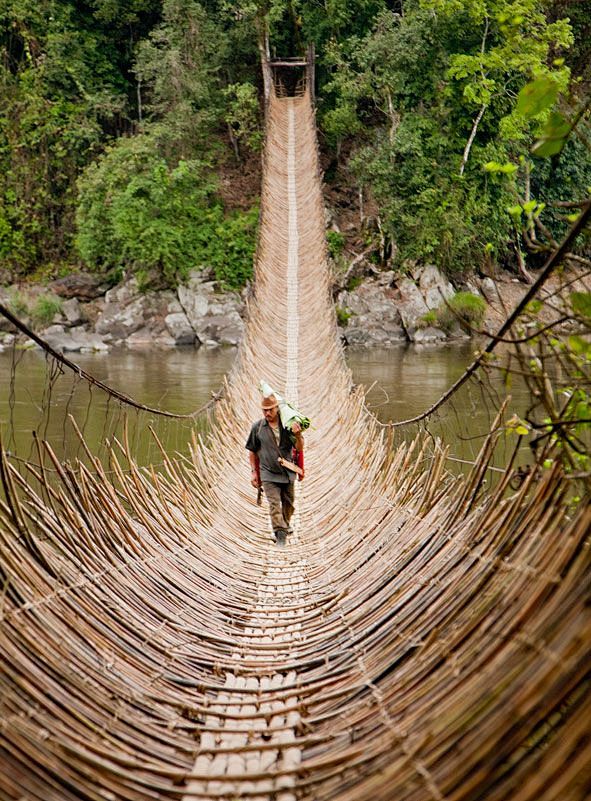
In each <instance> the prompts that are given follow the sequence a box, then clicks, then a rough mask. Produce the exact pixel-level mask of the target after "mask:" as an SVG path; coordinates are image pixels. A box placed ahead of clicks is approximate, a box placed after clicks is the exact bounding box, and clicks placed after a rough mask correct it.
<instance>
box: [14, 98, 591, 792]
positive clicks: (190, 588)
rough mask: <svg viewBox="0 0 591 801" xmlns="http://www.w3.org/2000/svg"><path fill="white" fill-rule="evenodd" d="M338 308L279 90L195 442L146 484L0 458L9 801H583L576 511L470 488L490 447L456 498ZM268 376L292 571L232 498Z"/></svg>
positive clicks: (300, 144)
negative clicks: (206, 421)
mask: <svg viewBox="0 0 591 801" xmlns="http://www.w3.org/2000/svg"><path fill="white" fill-rule="evenodd" d="M330 284H331V277H330V271H329V267H328V263H327V259H326V256H325V232H324V214H323V203H322V195H321V185H320V177H319V167H318V157H317V145H316V131H315V122H314V113H313V104H312V102H311V98H310V95H309V92H308V90H306V89H305V88H304V89H302V92H301V93H300V94H298V95H295V96H279V93H275V92H271V95H270V97H269V101H268V109H267V131H266V147H265V159H264V175H263V188H262V216H261V227H260V234H259V243H258V252H257V258H256V265H255V292H254V295H253V297H252V298H251V300H250V303H249V309H248V326H247V330H246V335H245V338H244V341H243V343H242V345H241V348H240V351H239V355H238V358H237V361H236V363H235V366H234V368H233V370H232V372H231V374H230V376H229V379H228V382H227V386H226V388H225V392H224V394H223V397H222V398H221V400H219V402H218V403H217V404H216V409H215V423H216V424H215V426H214V428H213V430H212V432H211V434H210V435H209V436H208V437H204V438H201V437H200V436H197V435H194V436H193V440H192V446H191V453H190V457H180V456H179V457H178V458H176V457H172V456H170V455H167V454H166V453H163V454H162V465H161V468H160V469H159V470H158V471H156V470H155V469H151V470H150V469H142V468H140V467H139V466H138V464H137V463H136V461H135V459H134V454H133V452H132V447H131V446H130V444H129V439H128V437H127V436H126V434H125V432H124V434H123V435H122V436H121V437H120V438H114V440H113V441H112V444H111V449H110V453H109V464H108V467H107V466H105V464H104V461H101V460H99V459H98V458H97V457H96V456H94V455H93V454H92V453H91V452H90V451H88V452H87V453H86V459H85V460H84V461H83V460H80V461H78V462H76V463H75V464H71V463H65V462H63V461H61V460H60V459H59V458H58V457H57V456H56V455H55V453H54V452H53V450H52V448H51V446H50V444H49V443H47V442H39V444H38V447H39V452H38V460H37V463H36V466H32V465H31V466H29V470H28V471H26V472H23V471H19V470H18V469H17V468H16V467H15V466H14V464H13V463H12V462H11V460H10V458H9V457H8V456H7V455H6V453H3V454H2V462H1V467H2V481H3V485H4V491H5V500H4V501H2V502H1V504H0V571H1V573H0V581H1V587H0V589H1V597H0V660H1V666H2V670H1V675H0V681H1V685H0V692H1V694H0V798H1V799H10V800H11V801H16V800H17V799H19V800H20V801H24V799H27V801H32V800H33V799H35V800H37V799H39V801H74V799H76V800H77V799H88V800H89V801H119V799H126V801H140V799H141V801H145V799H179V801H180V800H181V799H182V800H183V801H205V799H238V798H241V799H242V798H245V799H246V798H248V799H252V801H296V799H309V800H310V801H311V800H312V799H317V800H318V801H323V800H324V799H339V801H359V799H372V800H373V801H393V800H394V799H396V801H403V800H408V801H442V800H443V799H446V801H460V800H462V801H464V800H465V801H467V800H468V799H473V800H474V801H476V799H490V800H491V801H496V800H497V799H498V800H499V801H501V799H511V801H526V800H529V799H531V801H533V800H534V799H535V801H556V800H557V799H561V800H562V799H565V800H571V801H575V800H578V801H583V799H588V798H589V797H591V758H590V756H591V755H590V738H591V727H590V723H589V721H590V720H591V694H590V693H589V682H590V678H591V660H590V658H589V657H590V645H591V603H590V594H589V593H590V584H589V578H590V554H591V548H590V547H589V544H590V543H589V533H590V529H591V510H590V509H589V507H588V506H584V505H581V506H579V507H578V508H577V510H576V511H575V512H572V511H569V509H570V507H569V506H568V504H567V502H566V493H567V490H566V485H565V482H564V479H563V476H562V474H561V472H560V470H559V469H558V467H557V468H556V469H550V470H547V471H544V473H543V474H542V475H541V477H536V475H535V473H534V472H532V473H530V474H529V475H527V476H526V478H525V480H524V481H523V483H522V485H521V486H520V488H519V489H518V490H516V491H510V490H509V480H510V470H509V469H507V471H505V472H504V473H503V474H502V475H501V477H500V478H499V480H498V481H497V482H496V484H495V485H494V486H493V487H492V488H491V489H487V490H486V491H483V480H484V476H485V474H486V471H487V468H488V466H489V461H490V458H491V455H492V453H493V451H494V447H495V443H496V440H497V439H498V438H499V437H500V436H501V434H500V429H499V427H498V426H497V427H496V428H495V427H493V430H492V432H491V434H490V435H489V436H488V437H487V438H486V440H485V441H484V443H483V445H482V448H481V450H480V453H479V456H478V458H477V460H476V462H475V464H474V466H473V467H472V469H471V470H470V472H469V473H468V474H467V475H466V476H464V477H463V478H457V477H454V476H452V475H450V473H449V472H448V471H447V469H446V457H447V449H446V447H445V446H444V445H443V443H442V442H441V441H439V440H434V439H433V438H431V437H429V436H427V435H424V434H423V435H417V436H415V437H414V438H411V439H408V440H406V441H401V442H400V443H394V442H393V439H392V436H393V435H392V430H391V429H390V430H388V429H387V428H384V427H380V426H379V425H378V423H377V421H376V420H375V418H374V417H373V416H372V415H370V414H369V413H368V412H367V410H366V408H365V405H364V397H363V394H362V393H360V392H358V391H354V390H352V386H351V378H350V374H349V372H348V369H347V368H346V365H345V362H344V358H343V354H342V350H341V346H340V344H339V341H338V336H337V328H336V321H335V317H334V311H333V307H332V302H331V296H330ZM261 377H265V379H266V380H268V381H269V383H270V384H271V385H272V386H275V387H278V388H281V389H284V390H285V394H286V396H287V397H288V398H289V400H290V401H291V402H293V403H294V404H295V405H297V406H299V407H300V408H302V409H304V410H305V411H306V414H308V415H309V416H310V417H311V418H312V420H313V423H314V430H313V431H312V432H311V434H310V435H309V436H308V438H307V451H306V467H307V476H308V477H307V478H306V480H305V481H304V482H302V483H300V484H299V485H298V487H297V511H296V516H295V519H294V521H293V527H294V532H293V534H292V535H291V536H290V539H289V543H288V547H287V548H285V549H279V548H277V547H276V546H274V545H273V544H272V541H271V536H270V531H269V528H268V527H269V523H268V521H267V516H266V512H265V511H264V510H261V508H259V507H257V505H256V503H255V498H254V497H253V492H252V489H251V488H249V485H248V466H247V460H246V456H245V451H244V441H245V436H246V433H247V430H248V425H249V423H250V421H251V420H252V418H253V417H254V416H256V413H257V410H258V405H259V396H258V393H257V390H256V387H257V385H258V381H259V378H261ZM502 414H503V409H502V408H501V409H500V410H499V417H500V416H502ZM74 425H75V424H74ZM80 436H81V442H82V447H83V448H84V441H83V438H82V434H81V435H80ZM249 490H250V491H249Z"/></svg>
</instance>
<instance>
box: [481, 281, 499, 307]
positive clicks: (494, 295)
mask: <svg viewBox="0 0 591 801" xmlns="http://www.w3.org/2000/svg"><path fill="white" fill-rule="evenodd" d="M480 289H481V290H482V294H483V295H484V297H485V298H486V300H487V301H488V303H497V302H498V300H499V292H498V290H497V286H496V284H495V282H494V281H493V280H492V278H488V276H487V277H486V278H483V279H482V281H481V282H480Z"/></svg>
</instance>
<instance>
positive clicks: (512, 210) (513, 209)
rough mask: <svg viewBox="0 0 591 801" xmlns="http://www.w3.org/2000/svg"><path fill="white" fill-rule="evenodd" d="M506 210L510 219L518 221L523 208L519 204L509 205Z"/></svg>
mask: <svg viewBox="0 0 591 801" xmlns="http://www.w3.org/2000/svg"><path fill="white" fill-rule="evenodd" d="M507 211H508V212H509V215H510V216H511V219H512V220H514V221H515V222H519V220H520V219H521V215H522V214H523V208H522V207H521V206H518V205H517V206H509V207H508V209H507Z"/></svg>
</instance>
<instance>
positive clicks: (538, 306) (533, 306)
mask: <svg viewBox="0 0 591 801" xmlns="http://www.w3.org/2000/svg"><path fill="white" fill-rule="evenodd" d="M542 305H543V304H542V301H541V300H530V302H529V303H528V304H527V311H528V312H529V313H530V314H538V313H539V312H540V311H541V310H542Z"/></svg>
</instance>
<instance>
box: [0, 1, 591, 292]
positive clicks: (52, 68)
mask: <svg viewBox="0 0 591 801" xmlns="http://www.w3.org/2000/svg"><path fill="white" fill-rule="evenodd" d="M580 6H581V4H579V3H577V2H575V0H572V1H571V2H568V1H567V0H553V1H551V0H470V2H459V1H458V0H407V1H406V2H402V1H401V2H387V0H325V2H323V3H310V2H307V1H306V0H235V1H233V2H230V1H229V0H202V1H201V2H199V1H198V0H88V2H84V3H78V2H74V0H42V2H33V0H0V47H1V48H2V53H3V57H2V60H1V61H0V85H1V88H2V91H1V94H0V264H1V265H2V266H3V267H4V268H7V269H8V270H9V271H10V273H12V274H14V275H29V276H33V277H40V276H42V275H47V274H56V273H59V272H62V271H67V270H69V269H73V268H76V267H78V266H84V267H86V268H87V269H91V270H95V271H112V270H114V271H123V270H125V271H131V272H135V273H137V274H138V276H139V277H140V279H141V280H142V281H143V282H145V283H150V282H152V281H164V282H166V283H174V282H176V281H178V280H179V279H182V278H183V277H184V276H186V275H187V273H188V272H189V271H190V270H191V269H193V268H199V267H202V266H208V267H211V268H213V269H214V271H215V273H216V275H217V276H218V277H219V279H220V280H221V281H222V282H223V283H224V284H225V285H227V286H233V287H236V286H240V285H241V284H242V283H244V281H245V280H247V279H248V277H249V275H250V265H251V261H252V253H253V249H254V241H255V233H256V215H257V210H256V209H257V204H256V197H255V193H254V191H252V193H251V195H250V196H246V197H243V198H241V201H240V203H239V204H238V207H239V208H240V209H243V210H242V211H240V210H239V211H230V210H227V209H225V208H224V203H223V200H222V193H221V192H220V176H221V174H223V171H224V169H225V167H226V166H227V165H228V164H231V163H234V162H235V161H236V160H243V159H245V158H248V157H249V154H252V153H256V152H257V151H258V149H259V148H260V145H261V139H262V115H261V89H262V81H261V72H260V61H259V54H260V50H261V48H264V47H265V37H266V36H268V37H269V43H270V50H271V53H277V54H281V55H285V54H296V53H297V52H299V51H301V50H302V49H303V48H304V47H305V46H306V44H307V43H308V42H309V41H312V42H314V44H315V46H316V52H317V54H318V63H317V76H318V86H317V93H318V98H319V115H318V118H319V124H320V126H321V142H322V144H323V147H324V148H325V149H326V151H327V154H328V155H329V156H332V157H333V167H332V168H331V169H330V170H329V171H328V177H331V176H332V180H335V181H339V182H341V183H343V184H344V185H345V186H346V187H347V188H348V189H350V191H351V195H352V197H357V190H358V187H362V188H363V191H364V194H365V197H367V198H370V199H372V200H373V201H374V206H373V207H374V208H378V209H379V212H378V215H377V220H375V225H374V228H373V229H372V228H371V226H370V227H369V228H368V229H367V231H366V234H365V236H366V237H369V238H370V240H371V238H372V237H374V238H375V242H376V247H378V243H381V244H380V245H379V247H381V249H382V254H381V257H382V259H390V258H392V260H393V266H395V267H398V268H400V269H404V265H405V261H406V260H407V259H412V260H416V261H419V262H435V263H437V264H438V265H439V266H441V267H442V268H444V269H446V270H447V271H448V272H453V271H456V270H464V269H472V268H478V267H480V266H481V265H483V264H489V263H490V262H491V261H494V260H496V261H497V262H499V263H503V264H506V265H507V266H510V267H519V266H520V265H521V264H522V262H523V255H522V252H523V250H524V249H527V248H528V247H529V245H530V244H531V241H530V239H529V238H528V232H527V224H529V223H531V219H532V214H533V215H534V216H535V215H537V219H538V220H539V222H540V223H545V224H548V225H550V226H551V227H553V229H554V230H555V231H560V226H561V225H562V226H564V224H565V220H564V217H565V215H564V214H562V213H561V209H560V207H558V208H557V207H555V206H553V203H554V202H555V201H562V202H564V201H569V200H573V199H578V198H580V197H581V196H582V195H583V193H584V192H585V191H586V188H587V187H588V186H589V185H590V184H591V156H590V155H589V152H588V150H587V149H586V148H585V147H584V146H583V145H582V144H581V142H580V141H578V140H577V139H576V138H571V139H570V140H569V141H568V143H567V145H566V147H565V148H564V149H563V150H562V152H561V153H559V154H557V155H556V157H555V158H553V159H552V161H539V160H535V159H532V158H531V157H530V155H529V154H530V147H531V144H532V142H533V141H534V139H535V137H536V135H537V134H538V132H539V129H540V128H541V127H543V126H544V125H546V126H547V125H549V124H555V125H559V124H563V123H560V119H558V118H552V117H551V114H552V113H553V112H552V110H551V109H550V108H549V106H545V107H544V108H542V109H540V110H539V112H538V113H531V109H530V112H528V113H526V112H524V110H523V108H520V107H519V104H517V103H516V99H517V96H518V93H519V91H520V90H521V89H522V87H523V86H524V85H525V84H527V83H528V81H530V80H531V79H533V78H537V79H540V78H545V79H547V80H548V82H549V83H548V87H549V93H550V95H552V96H553V97H556V96H558V95H559V93H560V94H561V96H564V92H565V90H566V87H567V86H569V85H570V86H571V87H574V89H575V91H576V92H577V93H578V94H579V96H583V95H584V94H585V92H586V91H587V89H588V82H589V80H590V79H591V76H590V75H589V72H588V71H589V61H590V59H589V56H590V54H591V51H590V48H589V44H588V42H589V38H588V36H587V34H588V33H589V25H590V23H589V20H588V17H587V15H585V14H584V13H583V12H582V11H581V7H580ZM579 79H581V80H579ZM577 81H579V82H578V83H577ZM586 82H587V83H586ZM553 120H554V122H553ZM487 165H488V167H487ZM490 165H493V167H491V166H490ZM494 165H498V168H497V167H494ZM532 199H535V200H536V202H537V201H538V200H539V201H540V202H539V203H538V205H537V206H536V211H535V212H533V213H532V212H531V211H529V212H528V211H526V212H523V210H522V211H521V212H516V211H515V208H516V207H521V208H522V209H523V204H527V203H528V202H530V201H531V200H532ZM541 201H543V202H544V204H545V206H544V207H543V208H542V203H541ZM244 209H246V211H244ZM508 209H513V210H514V211H513V212H510V211H508ZM524 221H525V222H526V223H527V224H526V225H525V226H524ZM372 231H373V233H372ZM384 243H386V244H385V245H384ZM343 244H344V239H342V238H339V235H338V234H337V233H335V234H334V236H333V237H332V240H331V247H333V249H335V248H338V250H341V249H342V246H343ZM390 254H392V256H390Z"/></svg>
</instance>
